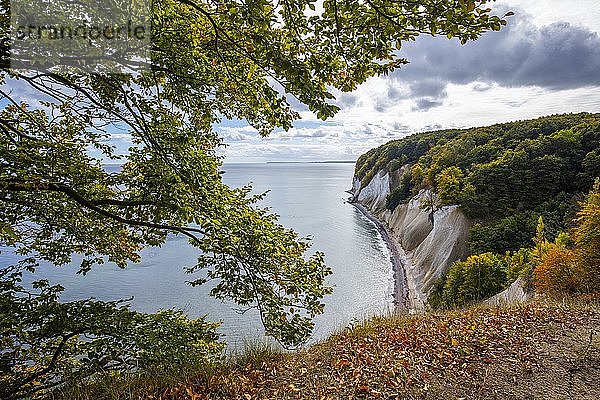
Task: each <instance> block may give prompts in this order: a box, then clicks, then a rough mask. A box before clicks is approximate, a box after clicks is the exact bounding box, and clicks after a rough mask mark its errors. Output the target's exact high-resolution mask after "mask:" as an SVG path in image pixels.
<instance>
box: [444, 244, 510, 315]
mask: <svg viewBox="0 0 600 400" xmlns="http://www.w3.org/2000/svg"><path fill="white" fill-rule="evenodd" d="M506 270H507V264H506V260H505V258H504V257H502V256H499V255H497V254H492V253H484V254H479V255H476V256H471V257H469V258H467V259H466V260H465V261H461V262H455V263H454V264H452V266H451V267H450V268H449V269H448V273H447V276H446V282H445V283H444V289H443V292H442V296H441V304H442V305H443V306H445V307H454V306H462V305H465V304H469V303H473V302H476V301H479V300H483V299H485V298H488V297H490V296H493V295H494V294H496V293H498V292H500V291H502V289H504V287H505V285H506Z"/></svg>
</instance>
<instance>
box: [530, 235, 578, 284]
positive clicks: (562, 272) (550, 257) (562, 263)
mask: <svg viewBox="0 0 600 400" xmlns="http://www.w3.org/2000/svg"><path fill="white" fill-rule="evenodd" d="M547 246H548V247H547V249H546V250H545V254H544V257H543V259H542V262H541V263H540V264H539V265H538V266H537V267H536V268H535V271H534V285H535V289H536V291H538V292H540V293H549V294H555V293H575V292H578V291H579V288H580V286H581V278H582V274H581V271H580V268H579V266H578V265H577V262H576V260H575V256H574V253H573V251H572V250H569V249H567V248H566V247H564V246H561V245H559V244H555V243H552V244H548V245H547Z"/></svg>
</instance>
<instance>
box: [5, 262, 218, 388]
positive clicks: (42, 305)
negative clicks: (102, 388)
mask: <svg viewBox="0 0 600 400" xmlns="http://www.w3.org/2000/svg"><path fill="white" fill-rule="evenodd" d="M21 279H22V272H21V270H19V269H18V268H17V267H9V268H5V269H3V270H0V289H1V290H0V332H1V333H2V336H1V337H0V340H1V341H0V343H1V344H2V348H3V350H2V352H1V353H0V398H2V399H16V398H29V397H39V396H43V395H49V391H51V390H52V389H53V388H56V387H58V386H60V385H62V384H63V383H65V382H90V381H91V380H93V378H96V377H98V376H100V375H102V374H107V373H117V374H124V375H127V374H137V375H140V374H144V373H146V374H157V373H160V374H167V375H169V374H178V375H185V374H186V373H189V374H190V375H191V374H194V373H198V371H199V370H200V369H202V368H203V367H204V366H205V365H206V364H207V363H209V362H211V361H213V360H214V359H215V358H216V357H218V356H219V355H220V353H221V351H222V349H223V344H222V343H221V342H219V341H218V340H219V337H220V335H219V334H218V333H217V331H216V329H217V327H218V325H219V324H217V323H209V322H206V321H205V320H204V318H198V319H188V318H187V317H186V316H185V315H183V313H182V312H180V311H171V310H169V311H159V312H157V313H155V314H144V313H139V312H135V311H132V310H130V309H129V308H128V307H127V304H124V303H123V302H122V301H113V302H103V301H97V300H92V299H89V300H79V301H72V302H59V296H60V294H61V293H62V291H63V288H62V287H61V286H58V285H56V286H50V284H49V283H48V282H47V281H45V280H41V281H36V282H34V283H33V288H32V289H31V290H29V289H27V288H25V287H23V285H22V284H21Z"/></svg>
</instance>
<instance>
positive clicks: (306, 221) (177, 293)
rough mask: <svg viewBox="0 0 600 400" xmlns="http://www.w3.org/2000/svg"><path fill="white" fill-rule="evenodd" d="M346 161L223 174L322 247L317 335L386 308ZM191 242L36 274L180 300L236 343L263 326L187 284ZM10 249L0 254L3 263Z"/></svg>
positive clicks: (240, 168)
mask: <svg viewBox="0 0 600 400" xmlns="http://www.w3.org/2000/svg"><path fill="white" fill-rule="evenodd" d="M353 169H354V166H353V165H351V164H230V165H226V166H225V170H226V173H225V175H224V180H225V182H226V183H227V184H229V185H231V186H242V185H245V184H247V183H249V182H253V186H254V189H255V190H256V191H257V192H262V191H266V190H268V189H270V190H271V192H270V193H269V195H268V196H267V198H266V199H265V200H264V201H263V202H262V203H261V205H263V206H269V207H272V211H273V212H275V213H277V214H279V215H280V220H281V222H282V223H283V224H284V225H286V226H289V227H292V228H294V229H295V230H296V231H297V232H299V233H300V234H301V235H312V237H313V238H314V240H313V248H312V250H313V251H316V250H319V251H323V252H324V253H325V260H326V262H327V264H328V265H330V266H331V267H332V269H333V272H334V273H333V275H332V276H331V277H330V279H329V283H330V284H332V285H333V286H334V287H335V289H334V293H333V294H332V295H331V296H328V297H327V298H326V299H325V303H326V311H325V314H324V315H321V316H319V317H317V319H316V328H315V333H314V339H321V338H323V337H325V336H327V335H328V334H329V333H331V332H332V331H335V330H337V329H340V328H342V327H344V326H346V325H347V324H348V323H349V322H350V321H352V320H360V319H362V318H364V317H366V316H369V315H372V314H376V313H377V314H378V313H384V312H387V311H389V310H390V309H391V308H392V300H393V298H392V296H393V275H392V270H391V265H390V261H389V253H388V250H387V248H386V246H385V244H384V243H383V241H382V240H381V238H380V237H379V235H378V233H377V230H376V228H375V227H374V226H373V224H372V223H371V222H370V221H368V220H367V219H366V218H365V217H364V216H363V215H362V213H361V212H360V211H359V210H357V209H356V208H355V207H353V206H352V205H350V204H347V203H345V198H347V197H348V195H347V194H346V193H345V192H344V191H345V190H346V189H347V188H348V187H349V186H350V183H351V181H352V173H353ZM196 257H197V250H195V249H194V248H193V247H191V246H189V245H188V243H187V240H186V239H185V238H182V237H181V238H180V237H175V236H171V237H169V239H168V240H167V242H166V243H165V244H164V245H163V246H162V247H161V248H152V249H146V250H145V251H143V253H142V261H141V263H139V264H133V265H130V266H128V268H126V269H125V270H120V269H119V268H117V267H116V266H115V265H111V264H106V265H101V266H97V267H95V268H93V269H92V271H91V272H90V273H88V274H87V275H86V276H80V275H76V274H75V272H76V270H77V267H76V266H77V264H76V263H75V262H74V263H73V265H70V266H65V267H60V268H56V267H52V266H48V265H44V266H42V267H41V268H40V269H39V273H37V274H36V275H37V276H36V278H39V277H42V276H43V277H47V278H49V279H50V281H51V282H60V283H61V284H62V285H63V286H64V287H65V288H66V292H65V294H64V296H63V299H65V300H72V299H80V298H87V297H95V298H98V299H102V300H115V299H119V298H126V297H129V296H134V299H133V301H132V307H133V308H134V309H136V310H140V311H147V312H152V311H155V310H157V309H160V308H163V309H165V308H182V309H184V310H185V311H186V312H187V313H188V314H189V315H190V316H199V315H204V314H208V315H209V318H210V319H212V320H221V321H223V325H222V327H221V328H220V329H221V332H223V333H224V334H225V335H226V340H227V341H228V342H229V343H230V344H234V345H235V344H241V343H243V342H244V341H247V340H253V339H256V338H257V337H260V336H261V334H262V330H261V326H260V323H259V318H258V315H257V313H256V312H255V310H250V311H248V312H246V313H243V314H240V312H239V310H236V306H235V305H234V304H230V303H222V302H220V301H218V300H215V299H213V298H210V297H208V296H207V293H208V291H209V290H210V287H208V286H202V287H191V286H189V285H188V284H186V282H187V281H189V280H191V279H192V276H190V275H186V274H185V273H184V272H183V267H185V266H189V265H192V264H194V263H195V260H196ZM9 262H10V257H9V256H7V255H6V254H5V253H2V254H0V263H1V264H2V265H6V264H7V263H9Z"/></svg>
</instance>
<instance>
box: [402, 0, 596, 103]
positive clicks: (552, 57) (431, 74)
mask: <svg viewBox="0 0 600 400" xmlns="http://www.w3.org/2000/svg"><path fill="white" fill-rule="evenodd" d="M515 12H516V13H517V15H515V16H514V17H512V18H510V19H509V25H508V26H507V27H505V28H504V29H503V30H502V31H500V32H489V33H487V34H485V35H484V36H483V37H481V38H480V39H479V40H477V41H475V42H470V43H468V44H467V45H465V46H461V45H460V44H458V43H457V42H456V41H455V40H453V41H447V40H444V39H443V38H439V37H438V38H431V37H422V38H420V40H418V41H417V42H416V43H415V44H414V45H413V46H410V47H408V48H407V51H406V53H405V54H403V56H406V57H407V58H408V59H409V60H411V64H409V65H407V66H406V67H405V68H404V69H402V70H401V71H399V72H398V73H397V76H396V77H397V78H399V79H402V80H405V81H406V80H408V81H409V82H410V81H412V82H414V83H411V87H412V85H417V84H418V83H419V82H423V80H426V81H431V80H432V79H439V80H440V81H442V82H445V83H456V84H466V83H470V82H475V81H482V82H495V83H498V84H500V85H502V86H507V87H518V86H539V87H542V88H546V89H550V90H560V89H573V88H579V87H586V86H600V36H599V35H598V33H596V32H592V31H590V30H589V29H588V28H585V27H583V26H574V25H571V24H570V23H567V22H558V23H554V24H551V25H546V26H542V27H537V26H535V25H534V24H533V23H532V22H531V19H530V16H528V15H527V14H525V13H524V12H523V11H521V10H515ZM475 89H476V88H475ZM476 90H477V89H476ZM416 95H418V94H416Z"/></svg>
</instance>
